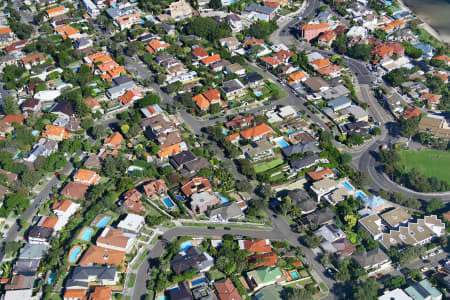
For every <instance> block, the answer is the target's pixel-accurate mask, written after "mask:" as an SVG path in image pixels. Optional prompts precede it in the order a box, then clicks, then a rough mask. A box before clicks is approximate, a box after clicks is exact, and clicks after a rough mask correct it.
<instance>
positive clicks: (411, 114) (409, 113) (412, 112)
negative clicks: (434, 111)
mask: <svg viewBox="0 0 450 300" xmlns="http://www.w3.org/2000/svg"><path fill="white" fill-rule="evenodd" d="M421 114H422V112H421V111H420V110H419V109H417V108H415V107H413V108H409V109H407V110H405V111H404V112H403V114H402V117H403V118H405V119H412V118H415V117H418V116H420V115H421Z"/></svg>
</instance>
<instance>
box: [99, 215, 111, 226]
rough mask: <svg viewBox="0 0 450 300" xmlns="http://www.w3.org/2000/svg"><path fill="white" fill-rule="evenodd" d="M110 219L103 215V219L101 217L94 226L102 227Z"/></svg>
mask: <svg viewBox="0 0 450 300" xmlns="http://www.w3.org/2000/svg"><path fill="white" fill-rule="evenodd" d="M110 220H111V218H110V217H103V219H101V220H100V221H99V222H98V223H97V225H95V227H97V228H103V227H105V226H106V224H108V222H109V221H110Z"/></svg>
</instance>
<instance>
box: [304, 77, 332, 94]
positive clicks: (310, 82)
mask: <svg viewBox="0 0 450 300" xmlns="http://www.w3.org/2000/svg"><path fill="white" fill-rule="evenodd" d="M303 84H304V85H305V86H306V87H307V88H308V89H309V90H311V91H313V92H323V91H326V90H328V89H329V88H330V86H329V85H328V83H327V82H326V81H325V80H323V79H322V78H320V77H310V78H308V79H306V80H305V81H303Z"/></svg>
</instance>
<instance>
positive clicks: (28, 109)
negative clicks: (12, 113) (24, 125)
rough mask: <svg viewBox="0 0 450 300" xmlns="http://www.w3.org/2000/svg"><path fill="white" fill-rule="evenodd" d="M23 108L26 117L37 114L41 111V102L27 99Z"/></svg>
mask: <svg viewBox="0 0 450 300" xmlns="http://www.w3.org/2000/svg"><path fill="white" fill-rule="evenodd" d="M21 108H22V112H23V113H24V114H25V115H26V116H29V115H31V114H36V113H38V112H39V111H40V110H41V102H40V101H39V99H35V98H31V99H27V100H25V101H24V102H23V103H22V105H21Z"/></svg>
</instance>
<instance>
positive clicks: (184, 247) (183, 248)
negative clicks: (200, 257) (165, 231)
mask: <svg viewBox="0 0 450 300" xmlns="http://www.w3.org/2000/svg"><path fill="white" fill-rule="evenodd" d="M191 246H192V242H191V241H187V242H183V243H181V245H180V250H181V251H186V250H187V249H189V247H191Z"/></svg>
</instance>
